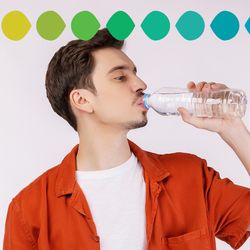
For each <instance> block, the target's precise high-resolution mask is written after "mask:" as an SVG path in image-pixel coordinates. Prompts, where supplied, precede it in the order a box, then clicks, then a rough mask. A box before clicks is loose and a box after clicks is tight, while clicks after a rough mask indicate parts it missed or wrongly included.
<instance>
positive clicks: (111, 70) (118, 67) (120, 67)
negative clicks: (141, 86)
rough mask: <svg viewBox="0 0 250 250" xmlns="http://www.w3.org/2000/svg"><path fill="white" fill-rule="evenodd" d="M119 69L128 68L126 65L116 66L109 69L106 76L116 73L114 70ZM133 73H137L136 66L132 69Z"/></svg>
mask: <svg viewBox="0 0 250 250" xmlns="http://www.w3.org/2000/svg"><path fill="white" fill-rule="evenodd" d="M119 69H121V70H122V69H129V66H127V65H118V66H115V67H113V68H112V69H110V70H109V72H108V73H107V74H111V73H112V72H114V71H116V70H119ZM133 72H135V73H136V72H137V68H136V66H134V68H133Z"/></svg>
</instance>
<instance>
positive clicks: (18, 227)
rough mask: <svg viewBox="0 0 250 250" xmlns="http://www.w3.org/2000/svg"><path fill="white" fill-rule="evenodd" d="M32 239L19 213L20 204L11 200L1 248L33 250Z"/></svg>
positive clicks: (6, 249)
mask: <svg viewBox="0 0 250 250" xmlns="http://www.w3.org/2000/svg"><path fill="white" fill-rule="evenodd" d="M34 249H37V248H36V244H35V242H34V241H33V239H32V237H31V234H30V232H29V229H28V226H27V224H25V221H24V218H23V216H22V213H21V209H20V206H19V205H18V204H17V203H15V201H13V200H12V202H11V203H10V205H9V208H8V212H7V217H6V222H5V233H4V241H3V250H34Z"/></svg>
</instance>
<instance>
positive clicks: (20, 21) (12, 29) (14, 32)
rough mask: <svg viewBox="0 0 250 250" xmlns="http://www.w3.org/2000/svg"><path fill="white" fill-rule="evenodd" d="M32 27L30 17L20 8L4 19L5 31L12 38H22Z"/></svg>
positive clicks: (16, 39) (15, 39)
mask: <svg viewBox="0 0 250 250" xmlns="http://www.w3.org/2000/svg"><path fill="white" fill-rule="evenodd" d="M30 27H31V24H30V22H29V20H28V18H27V17H26V16H25V15H24V14H23V13H22V12H20V11H18V10H15V11H11V12H9V13H8V14H6V15H5V16H4V18H3V20H2V30H3V33H4V35H5V36H6V37H7V38H9V39H10V40H14V41H18V40H21V39H22V38H23V37H24V36H25V35H26V34H27V33H28V32H29V30H30Z"/></svg>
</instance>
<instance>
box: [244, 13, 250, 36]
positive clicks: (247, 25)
mask: <svg viewBox="0 0 250 250" xmlns="http://www.w3.org/2000/svg"><path fill="white" fill-rule="evenodd" d="M245 28H246V29H247V31H248V33H249V34H250V17H249V18H248V20H247V22H246V24H245Z"/></svg>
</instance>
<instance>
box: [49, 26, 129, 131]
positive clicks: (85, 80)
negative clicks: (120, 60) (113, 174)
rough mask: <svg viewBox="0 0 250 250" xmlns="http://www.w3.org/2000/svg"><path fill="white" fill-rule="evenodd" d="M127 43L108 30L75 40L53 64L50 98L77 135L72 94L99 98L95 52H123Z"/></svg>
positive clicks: (55, 55) (56, 109) (61, 49)
mask: <svg viewBox="0 0 250 250" xmlns="http://www.w3.org/2000/svg"><path fill="white" fill-rule="evenodd" d="M123 44H124V40H117V39H115V38H114V37H113V36H112V35H111V34H110V33H109V31H108V30H107V29H106V28H103V29H101V30H98V32H97V33H96V35H95V36H94V37H93V38H92V39H90V40H88V41H83V40H80V39H78V40H73V41H70V42H69V43H68V44H66V45H65V46H63V47H61V48H60V49H59V50H58V51H57V52H56V53H55V54H54V56H53V57H52V59H51V61H50V62H49V65H48V69H47V72H46V80H45V86H46V94H47V98H48V99H49V102H50V104H51V106H52V109H53V110H54V111H55V112H56V113H57V114H58V115H59V116H61V117H62V118H64V119H65V120H66V121H67V122H68V123H69V124H70V126H72V127H73V128H74V130H75V131H76V132H77V119H76V117H75V115H74V113H73V110H72V107H71V105H70V100H69V94H70V92H71V91H72V90H73V89H77V88H83V89H88V90H89V91H91V92H92V93H94V94H96V88H95V86H94V84H93V81H92V77H91V73H92V71H93V67H94V58H93V56H92V52H93V51H95V50H97V49H101V48H108V47H113V48H117V49H122V47H123Z"/></svg>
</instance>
